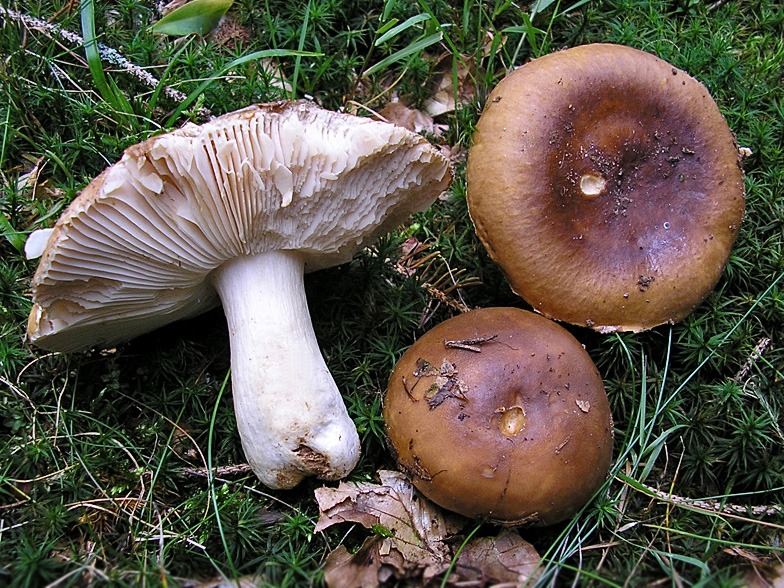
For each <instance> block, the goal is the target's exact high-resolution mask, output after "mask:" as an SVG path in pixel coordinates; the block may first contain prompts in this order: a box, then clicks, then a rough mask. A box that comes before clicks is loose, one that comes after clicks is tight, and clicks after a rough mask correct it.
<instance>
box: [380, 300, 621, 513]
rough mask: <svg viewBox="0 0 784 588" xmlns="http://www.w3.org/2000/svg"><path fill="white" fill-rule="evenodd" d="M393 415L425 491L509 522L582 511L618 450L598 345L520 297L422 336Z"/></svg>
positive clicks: (407, 466) (388, 405) (399, 380)
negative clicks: (592, 353) (514, 303)
mask: <svg viewBox="0 0 784 588" xmlns="http://www.w3.org/2000/svg"><path fill="white" fill-rule="evenodd" d="M384 418H385V420H386V432H387V436H388V441H389V445H390V448H391V449H392V451H393V453H394V454H396V459H397V460H398V463H399V465H400V466H401V468H402V469H403V470H404V471H405V472H406V473H407V474H408V475H409V477H410V478H411V479H412V481H413V483H414V485H415V486H416V487H417V488H418V489H419V490H420V491H421V492H422V493H423V494H424V495H425V496H427V497H428V498H429V499H431V500H433V501H434V502H436V503H437V504H439V505H441V506H442V507H444V508H446V509H449V510H452V511H455V512H458V513H460V514H462V515H465V516H468V517H472V518H479V519H487V520H491V521H494V522H497V523H501V524H506V525H522V524H527V525H550V524H553V523H557V522H559V521H563V520H565V519H567V518H569V517H572V516H573V515H574V514H575V513H577V511H578V510H579V509H580V508H581V507H582V506H584V505H585V503H586V502H587V501H588V500H590V498H591V497H592V496H593V494H594V493H595V492H596V491H597V490H598V488H599V487H600V486H601V484H602V483H603V482H604V480H605V478H606V476H607V472H608V470H609V467H610V463H611V460H612V445H613V431H612V429H613V425H612V416H611V414H610V407H609V404H608V402H607V396H606V394H605V392H604V386H603V384H602V379H601V377H600V376H599V373H598V371H597V369H596V366H595V365H594V364H593V362H592V361H591V358H590V357H589V356H588V353H587V352H586V351H585V349H584V348H583V347H582V345H580V343H579V342H578V341H577V340H576V339H575V338H574V337H573V336H572V335H571V334H570V333H569V332H568V331H567V330H566V329H564V328H563V327H561V326H560V325H558V324H556V323H554V322H552V321H550V320H548V319H546V318H544V317H542V316H539V315H537V314H534V313H532V312H528V311H525V310H520V309H516V308H487V309H479V310H474V311H471V312H468V313H466V314H462V315H458V316H456V317H454V318H451V319H449V320H447V321H445V322H443V323H441V324H440V325H438V326H436V327H435V328H433V329H432V330H430V331H429V332H428V333H426V334H425V335H424V336H423V337H421V338H420V339H419V340H418V341H416V342H415V343H414V345H412V346H411V348H410V349H409V350H408V351H406V353H405V354H404V355H403V357H402V358H401V359H400V361H399V362H398V363H397V365H396V366H395V369H394V371H393V372H392V376H391V378H390V381H389V387H388V390H387V394H386V399H385V403H384Z"/></svg>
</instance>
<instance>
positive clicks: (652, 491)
mask: <svg viewBox="0 0 784 588" xmlns="http://www.w3.org/2000/svg"><path fill="white" fill-rule="evenodd" d="M640 485H641V486H642V488H643V489H644V492H643V493H644V494H648V495H652V496H655V497H656V498H660V499H661V500H663V501H665V502H668V503H670V504H676V505H678V506H686V507H693V508H697V509H700V510H707V511H710V512H715V513H719V514H728V515H737V516H748V515H751V516H755V517H772V516H776V515H779V514H781V513H784V507H782V506H780V505H778V504H769V505H761V506H743V505H741V504H730V503H726V502H723V501H721V500H698V499H693V498H684V497H683V496H676V495H675V494H670V493H669V492H663V491H661V490H658V489H657V488H653V487H652V486H648V485H647V484H642V483H640Z"/></svg>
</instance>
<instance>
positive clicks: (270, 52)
mask: <svg viewBox="0 0 784 588" xmlns="http://www.w3.org/2000/svg"><path fill="white" fill-rule="evenodd" d="M322 55H323V53H312V52H310V51H291V50H288V49H264V50H262V51H254V52H253V53H248V54H247V55H243V56H242V57H238V58H237V59H235V60H234V61H232V62H230V63H228V64H226V65H225V66H223V67H222V68H221V69H220V70H218V71H217V72H215V73H214V74H212V75H211V76H210V77H209V78H207V79H206V80H204V81H203V82H202V83H201V84H199V85H198V86H197V87H196V89H195V90H193V91H192V92H191V93H190V94H188V98H186V99H185V101H183V102H182V103H181V104H180V105H179V106H177V108H175V109H174V111H173V112H172V114H171V115H170V116H169V119H168V120H167V121H166V125H165V126H166V127H167V128H171V127H172V126H174V123H175V122H176V121H177V119H178V118H179V117H180V115H181V114H182V113H183V111H184V110H185V109H186V108H188V106H190V105H191V104H193V102H194V101H195V100H196V99H197V98H198V97H199V96H200V95H201V94H202V93H203V92H204V90H206V89H207V88H209V87H210V86H211V85H212V84H213V82H215V80H217V79H218V78H219V77H221V76H222V75H224V74H225V73H226V72H227V71H229V70H230V69H232V68H234V67H237V66H240V65H242V64H244V63H248V62H249V61H253V60H255V59H263V58H265V57H292V56H298V57H321V56H322Z"/></svg>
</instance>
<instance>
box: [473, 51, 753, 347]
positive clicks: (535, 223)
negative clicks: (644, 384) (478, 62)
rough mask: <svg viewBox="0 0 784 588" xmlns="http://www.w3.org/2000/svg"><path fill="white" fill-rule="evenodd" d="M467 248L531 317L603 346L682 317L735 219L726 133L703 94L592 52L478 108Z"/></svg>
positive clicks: (560, 58) (738, 179)
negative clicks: (593, 337)
mask: <svg viewBox="0 0 784 588" xmlns="http://www.w3.org/2000/svg"><path fill="white" fill-rule="evenodd" d="M467 182H468V204H469V210H470V213H471V218H472V219H473V221H474V224H475V225H476V230H477V234H478V235H479V237H480V239H481V240H482V241H483V243H484V244H485V246H486V247H487V250H488V252H489V253H490V255H491V257H492V258H493V259H494V260H495V261H496V262H497V263H498V264H499V265H500V267H501V268H502V270H503V271H504V273H505V275H506V277H507V279H508V281H509V283H510V284H511V286H512V288H513V289H514V290H515V291H516V292H517V293H518V294H519V295H520V296H522V298H524V299H525V300H526V301H527V302H528V303H529V304H531V305H532V306H533V308H534V309H535V310H537V311H538V312H540V313H542V314H544V315H546V316H548V317H551V318H555V319H558V320H562V321H566V322H570V323H573V324H577V325H583V326H589V327H593V328H594V329H596V330H599V331H602V332H613V331H627V330H628V331H641V330H644V329H648V328H652V327H654V326H656V325H660V324H662V323H666V322H670V323H672V322H676V321H679V320H681V319H683V318H684V317H685V316H686V315H688V314H689V313H690V312H691V311H692V310H693V309H694V308H695V307H697V306H698V305H699V304H700V302H702V300H703V299H704V298H705V297H706V296H707V295H708V294H709V293H710V292H711V291H712V290H713V288H714V287H715V285H716V283H717V281H718V279H719V277H720V275H721V273H722V271H723V270H724V267H725V265H726V262H727V259H728V256H729V252H730V248H731V246H732V244H733V242H734V241H735V238H736V236H737V234H738V229H739V227H740V224H741V221H742V219H743V214H744V188H743V175H742V171H741V168H740V166H739V154H738V148H737V145H736V143H735V140H734V137H733V134H732V132H731V131H730V129H729V127H728V126H727V123H726V122H725V120H724V118H723V117H722V115H721V113H720V112H719V109H718V107H717V106H716V103H715V102H714V101H713V99H712V98H711V96H710V95H709V93H708V90H707V89H706V88H705V86H703V85H702V84H701V83H700V82H698V81H697V80H695V79H694V78H692V77H690V76H689V75H688V74H686V73H684V72H683V71H680V70H678V69H676V68H674V67H673V66H672V65H670V64H669V63H667V62H666V61H663V60H661V59H659V58H657V57H655V56H653V55H650V54H648V53H645V52H643V51H639V50H636V49H632V48H629V47H623V46H619V45H609V44H593V45H584V46H580V47H575V48H572V49H568V50H565V51H561V52H558V53H554V54H551V55H547V56H545V57H541V58H539V59H536V60H534V61H531V62H529V63H528V64H526V65H524V66H522V67H520V68H518V69H517V70H515V71H514V72H512V73H511V74H509V75H508V76H507V77H506V78H504V79H503V80H502V81H501V82H500V83H499V84H498V86H497V87H496V88H495V89H494V90H493V92H492V93H491V94H490V96H489V98H488V100H487V105H486V107H485V110H484V112H483V113H482V116H481V118H480V120H479V123H478V125H477V130H476V133H475V134H474V144H473V146H472V148H471V150H470V154H469V158H468V169H467Z"/></svg>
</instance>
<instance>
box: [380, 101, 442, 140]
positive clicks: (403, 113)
mask: <svg viewBox="0 0 784 588" xmlns="http://www.w3.org/2000/svg"><path fill="white" fill-rule="evenodd" d="M378 115H379V117H381V118H382V119H383V120H385V121H387V122H391V123H394V124H396V125H398V126H401V127H404V128H406V129H408V130H409V131H412V132H414V133H423V132H424V133H426V134H428V135H431V136H433V137H440V136H441V135H443V134H444V132H445V131H446V130H447V129H448V128H449V126H448V125H443V124H436V123H434V122H433V117H431V116H430V115H428V114H426V113H424V112H422V111H421V110H417V109H416V108H409V107H408V106H406V105H405V104H403V103H402V102H388V103H387V104H386V106H384V108H382V109H381V110H379V111H378Z"/></svg>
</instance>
